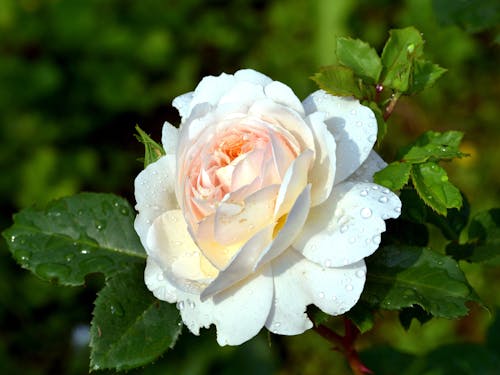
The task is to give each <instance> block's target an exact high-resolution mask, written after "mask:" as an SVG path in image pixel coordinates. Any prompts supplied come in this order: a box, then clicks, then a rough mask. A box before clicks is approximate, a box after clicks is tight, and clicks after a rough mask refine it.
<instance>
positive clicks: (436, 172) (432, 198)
mask: <svg viewBox="0 0 500 375" xmlns="http://www.w3.org/2000/svg"><path fill="white" fill-rule="evenodd" d="M411 179H412V182H413V185H414V186H415V189H416V190H417V193H418V195H419V196H420V198H422V200H423V201H424V202H425V203H426V204H427V205H428V206H429V207H430V208H432V209H433V210H434V211H436V212H437V213H439V214H441V215H443V216H446V213H447V209H448V208H460V207H461V206H462V195H461V194H460V190H458V189H457V187H456V186H455V185H453V184H452V183H451V182H449V181H448V175H447V174H446V171H445V170H444V169H443V168H442V167H440V166H439V165H437V164H436V163H433V162H427V163H422V164H415V165H413V166H412V169H411Z"/></svg>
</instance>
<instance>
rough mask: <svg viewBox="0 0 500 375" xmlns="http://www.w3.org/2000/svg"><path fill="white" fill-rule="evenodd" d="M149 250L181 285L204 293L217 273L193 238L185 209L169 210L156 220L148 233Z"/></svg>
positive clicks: (171, 278)
mask: <svg viewBox="0 0 500 375" xmlns="http://www.w3.org/2000/svg"><path fill="white" fill-rule="evenodd" d="M147 249H148V254H149V256H150V257H152V258H153V259H154V260H155V261H156V262H157V263H158V264H160V266H161V267H162V269H163V271H164V272H165V276H166V277H167V278H168V279H169V280H170V281H171V282H172V283H173V284H174V285H175V286H177V287H178V288H180V289H182V290H184V291H186V292H192V293H200V292H201V290H203V289H204V288H205V287H206V285H207V284H208V283H210V282H211V281H212V280H213V279H214V278H215V277H216V276H217V273H218V271H217V269H216V268H215V267H213V266H212V265H211V264H210V263H209V262H208V260H207V259H206V258H205V257H204V255H203V254H202V253H201V251H200V249H199V248H198V246H196V244H195V243H194V242H193V240H192V238H191V236H190V234H189V232H188V231H187V226H186V222H185V221H184V217H183V216H182V212H181V210H171V211H167V212H165V213H164V214H162V215H161V216H159V217H158V218H157V219H156V220H155V221H154V223H153V226H152V227H151V229H150V230H149V232H148V237H147Z"/></svg>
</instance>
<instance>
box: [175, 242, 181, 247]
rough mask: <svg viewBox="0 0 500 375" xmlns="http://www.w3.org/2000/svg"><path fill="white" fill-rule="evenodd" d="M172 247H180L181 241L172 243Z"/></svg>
mask: <svg viewBox="0 0 500 375" xmlns="http://www.w3.org/2000/svg"><path fill="white" fill-rule="evenodd" d="M174 245H175V246H181V245H182V241H174Z"/></svg>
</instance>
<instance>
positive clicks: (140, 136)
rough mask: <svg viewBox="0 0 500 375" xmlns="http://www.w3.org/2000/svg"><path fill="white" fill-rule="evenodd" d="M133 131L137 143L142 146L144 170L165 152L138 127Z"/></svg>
mask: <svg viewBox="0 0 500 375" xmlns="http://www.w3.org/2000/svg"><path fill="white" fill-rule="evenodd" d="M135 130H136V131H137V134H136V136H135V137H136V138H137V140H138V141H139V142H141V143H142V144H143V145H144V148H145V151H144V168H146V167H147V166H148V165H149V164H151V163H154V162H155V161H157V160H158V159H159V158H160V157H162V156H163V155H165V150H164V149H163V147H162V146H161V145H160V144H158V143H156V142H155V141H154V140H153V139H152V138H151V137H150V136H149V135H148V134H146V133H145V132H144V130H142V129H141V128H140V127H139V125H136V126H135Z"/></svg>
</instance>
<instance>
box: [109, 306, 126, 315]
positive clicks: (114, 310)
mask: <svg viewBox="0 0 500 375" xmlns="http://www.w3.org/2000/svg"><path fill="white" fill-rule="evenodd" d="M109 310H110V312H111V314H113V315H117V316H123V315H124V314H125V311H124V310H123V307H122V305H120V304H119V303H113V304H111V305H110V306H109Z"/></svg>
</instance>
